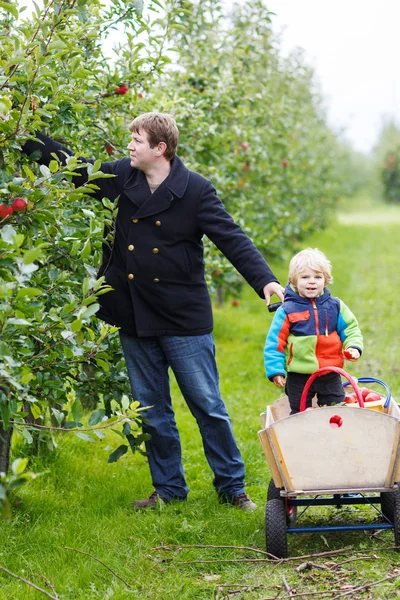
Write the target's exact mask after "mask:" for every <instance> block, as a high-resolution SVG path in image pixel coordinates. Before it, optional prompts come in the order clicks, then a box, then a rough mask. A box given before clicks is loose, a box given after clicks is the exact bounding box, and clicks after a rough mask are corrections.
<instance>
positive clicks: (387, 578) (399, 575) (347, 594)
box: [332, 574, 400, 600]
mask: <svg viewBox="0 0 400 600" xmlns="http://www.w3.org/2000/svg"><path fill="white" fill-rule="evenodd" d="M399 578H400V574H396V575H389V576H388V577H384V578H383V579H379V581H372V582H371V583H364V584H363V585H360V586H358V587H355V588H352V589H351V590H348V591H347V592H343V593H341V594H337V595H336V596H333V598H332V600H337V598H344V596H349V595H350V594H355V593H356V592H357V593H358V592H361V591H362V590H367V589H369V588H371V587H374V586H376V585H379V584H380V583H384V582H385V581H391V580H392V579H399Z"/></svg>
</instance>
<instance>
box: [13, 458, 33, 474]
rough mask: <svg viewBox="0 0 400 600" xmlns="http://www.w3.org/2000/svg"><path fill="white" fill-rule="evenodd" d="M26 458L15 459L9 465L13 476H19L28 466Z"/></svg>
mask: <svg viewBox="0 0 400 600" xmlns="http://www.w3.org/2000/svg"><path fill="white" fill-rule="evenodd" d="M28 460H29V459H28V458H17V459H15V460H14V462H13V464H12V465H11V471H12V472H13V474H14V475H21V473H23V472H24V471H25V469H26V467H27V466H28Z"/></svg>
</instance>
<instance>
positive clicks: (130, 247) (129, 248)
mask: <svg viewBox="0 0 400 600" xmlns="http://www.w3.org/2000/svg"><path fill="white" fill-rule="evenodd" d="M134 249H135V246H132V244H129V246H128V250H130V251H131V252H132V250H134Z"/></svg>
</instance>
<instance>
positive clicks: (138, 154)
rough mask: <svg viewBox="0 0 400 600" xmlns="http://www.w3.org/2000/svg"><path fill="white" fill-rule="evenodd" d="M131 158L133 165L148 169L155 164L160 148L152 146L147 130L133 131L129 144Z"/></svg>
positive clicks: (142, 169) (136, 167)
mask: <svg viewBox="0 0 400 600" xmlns="http://www.w3.org/2000/svg"><path fill="white" fill-rule="evenodd" d="M128 150H129V154H130V159H131V167H135V169H140V170H141V171H146V169H148V168H149V167H151V166H152V165H154V163H155V161H156V157H157V154H158V148H157V146H155V147H154V148H150V144H149V140H148V137H147V133H146V132H145V131H143V130H142V131H140V132H139V131H133V132H132V140H131V141H130V142H129V144H128Z"/></svg>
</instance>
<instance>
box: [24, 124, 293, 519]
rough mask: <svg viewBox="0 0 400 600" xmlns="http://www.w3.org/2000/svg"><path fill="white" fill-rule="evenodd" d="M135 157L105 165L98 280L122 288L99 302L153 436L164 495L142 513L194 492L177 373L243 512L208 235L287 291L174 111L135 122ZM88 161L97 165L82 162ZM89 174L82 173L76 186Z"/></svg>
mask: <svg viewBox="0 0 400 600" xmlns="http://www.w3.org/2000/svg"><path fill="white" fill-rule="evenodd" d="M130 130H131V132H132V140H131V142H130V143H129V145H128V150H129V152H130V158H125V159H122V160H118V161H115V162H106V163H103V164H102V167H101V170H102V171H103V172H104V173H109V174H113V175H115V177H113V178H106V179H98V180H96V185H98V187H99V191H98V192H96V193H95V194H94V195H95V196H96V197H98V198H100V199H101V198H103V197H107V198H109V199H110V200H114V199H116V198H117V197H119V199H118V215H117V217H116V223H115V237H114V242H113V245H112V248H109V247H106V246H105V247H104V253H103V263H102V266H101V268H100V271H99V276H101V275H104V276H105V278H106V283H107V284H109V285H111V286H112V288H113V291H111V292H109V293H107V294H104V295H103V296H101V297H100V303H101V308H100V310H99V312H98V313H97V316H98V317H99V318H100V319H103V320H104V321H106V322H107V323H110V324H112V325H116V326H118V327H120V339H121V343H122V347H123V351H124V355H125V359H126V365H127V369H128V373H129V378H130V382H131V388H132V394H133V398H134V399H135V400H138V401H139V402H140V404H141V406H146V407H149V408H148V410H146V419H147V422H146V423H145V424H144V425H143V431H144V432H146V433H149V434H150V436H151V438H150V440H149V441H148V442H146V451H147V456H148V461H149V466H150V471H151V477H152V482H153V486H154V492H153V493H152V494H151V495H150V497H149V498H148V499H146V500H135V501H133V506H134V507H136V508H147V507H154V506H156V504H157V501H158V500H162V501H164V502H165V503H168V502H170V501H171V500H185V499H186V497H187V494H188V492H189V488H188V487H187V484H186V481H185V477H184V472H183V467H182V461H181V445H180V439H179V433H178V430H177V426H176V423H175V418H174V412H173V409H172V403H171V397H170V388H169V377H168V368H169V367H171V369H172V371H173V372H174V374H175V377H176V380H177V382H178V385H179V387H180V389H181V391H182V394H183V396H184V398H185V400H186V403H187V405H188V407H189V409H190V411H191V413H192V414H193V416H194V417H195V419H196V420H197V423H198V425H199V428H200V432H201V436H202V440H203V446H204V452H205V455H206V458H207V460H208V463H209V465H210V467H211V469H212V471H213V472H214V480H213V483H214V486H215V489H216V491H217V493H218V495H219V498H220V500H221V501H222V502H228V503H230V504H233V505H235V506H238V507H239V508H241V509H243V510H253V509H255V508H256V506H255V504H254V503H253V502H252V501H251V500H250V499H249V498H248V496H247V495H246V493H245V489H244V465H243V461H242V458H241V455H240V452H239V449H238V447H237V445H236V441H235V438H234V435H233V431H232V426H231V421H230V419H229V416H228V413H227V411H226V408H225V405H224V402H223V400H222V398H221V395H220V391H219V383H218V371H217V366H216V362H215V347H214V341H213V337H212V334H211V331H212V328H213V320H212V310H211V301H210V297H209V293H208V289H207V285H206V282H205V279H204V261H203V244H202V237H203V235H204V234H206V235H207V236H208V237H209V238H210V239H211V240H212V241H213V242H214V243H215V244H216V246H217V247H218V248H219V249H220V250H221V251H222V252H223V254H224V255H225V256H226V257H227V258H228V259H229V260H230V262H231V263H232V264H233V265H234V266H235V267H236V268H237V270H238V271H239V272H240V273H241V274H242V275H243V277H244V278H245V279H246V280H247V282H248V283H249V284H250V285H251V286H252V287H253V288H254V289H255V291H256V292H257V294H259V295H260V297H261V298H265V300H266V303H267V304H269V302H270V296H271V295H272V294H274V293H275V294H277V295H278V296H279V298H280V299H281V300H283V288H282V287H281V286H280V285H279V283H278V282H277V279H276V278H275V276H274V275H273V273H272V271H271V270H270V268H269V267H268V265H267V264H266V262H265V260H264V259H263V257H262V255H261V254H260V252H259V251H258V250H257V249H256V247H255V246H254V245H253V243H252V242H251V240H250V239H249V238H248V237H247V236H246V234H245V233H244V232H243V231H242V229H241V228H240V227H239V226H238V225H237V224H236V223H234V221H233V219H232V218H231V217H230V215H229V214H228V213H227V212H226V210H225V209H224V206H223V204H222V202H221V201H220V200H219V198H218V196H217V194H216V192H215V189H214V188H213V187H212V185H211V183H210V182H209V181H207V180H206V179H205V178H204V177H202V176H201V175H199V174H198V173H195V172H193V171H190V170H189V169H187V168H186V167H185V166H184V164H183V163H182V161H181V160H180V159H179V158H178V156H176V148H177V143H178V135H179V133H178V129H177V126H176V123H175V121H174V119H173V118H172V117H171V116H169V115H167V114H160V113H145V114H143V115H141V116H139V117H137V118H136V119H135V120H134V121H133V122H132V124H131V126H130ZM37 137H38V139H39V140H40V142H39V143H38V142H36V141H28V142H27V143H26V144H25V146H24V152H26V153H27V154H31V153H32V152H33V151H35V150H41V152H42V156H41V159H40V162H42V163H45V164H47V163H49V161H50V160H51V158H52V157H51V154H52V153H53V152H56V153H57V155H58V156H59V157H60V159H61V160H62V161H63V162H65V153H67V154H69V155H71V154H72V153H71V151H70V150H67V149H66V148H64V147H63V146H61V145H60V144H58V143H57V142H54V141H53V140H51V139H50V138H47V137H46V136H43V135H42V134H38V135H37ZM81 160H82V161H83V162H89V161H87V160H86V159H81ZM85 177H87V174H86V170H85V169H83V170H82V169H79V175H77V176H74V178H73V180H74V183H75V184H77V185H82V184H83V183H84V182H85Z"/></svg>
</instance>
